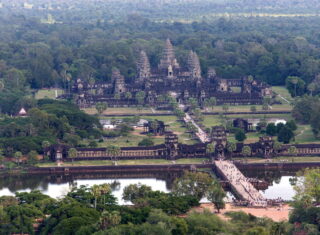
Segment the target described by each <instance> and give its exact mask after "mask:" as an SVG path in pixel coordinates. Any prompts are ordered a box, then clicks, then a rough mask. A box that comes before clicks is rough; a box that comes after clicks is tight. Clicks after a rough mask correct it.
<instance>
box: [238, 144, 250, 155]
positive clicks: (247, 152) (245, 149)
mask: <svg viewBox="0 0 320 235" xmlns="http://www.w3.org/2000/svg"><path fill="white" fill-rule="evenodd" d="M251 151H252V150H251V148H250V146H248V145H246V146H243V148H242V150H241V154H242V155H243V156H245V157H249V156H251Z"/></svg>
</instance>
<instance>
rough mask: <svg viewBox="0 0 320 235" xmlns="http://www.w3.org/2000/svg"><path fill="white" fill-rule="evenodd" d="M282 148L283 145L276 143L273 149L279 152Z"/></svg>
mask: <svg viewBox="0 0 320 235" xmlns="http://www.w3.org/2000/svg"><path fill="white" fill-rule="evenodd" d="M281 148H282V144H281V143H280V142H278V141H275V142H274V143H273V149H274V150H276V151H279V150H280V149H281Z"/></svg>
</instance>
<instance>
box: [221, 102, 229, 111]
mask: <svg viewBox="0 0 320 235" xmlns="http://www.w3.org/2000/svg"><path fill="white" fill-rule="evenodd" d="M222 110H223V111H224V112H225V113H226V112H228V110H229V106H228V105H226V104H224V105H223V106H222Z"/></svg>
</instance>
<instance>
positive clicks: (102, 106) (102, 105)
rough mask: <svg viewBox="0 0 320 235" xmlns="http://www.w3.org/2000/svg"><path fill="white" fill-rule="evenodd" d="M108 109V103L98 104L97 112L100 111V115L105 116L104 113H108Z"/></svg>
mask: <svg viewBox="0 0 320 235" xmlns="http://www.w3.org/2000/svg"><path fill="white" fill-rule="evenodd" d="M107 108H108V105H107V103H106V102H98V103H96V110H97V111H98V113H99V115H101V114H103V113H104V111H106V110H107Z"/></svg>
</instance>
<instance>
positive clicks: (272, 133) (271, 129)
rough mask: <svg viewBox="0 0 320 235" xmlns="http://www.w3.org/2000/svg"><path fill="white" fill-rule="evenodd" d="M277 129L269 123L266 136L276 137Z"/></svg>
mask: <svg viewBox="0 0 320 235" xmlns="http://www.w3.org/2000/svg"><path fill="white" fill-rule="evenodd" d="M277 133H278V132H277V127H276V125H275V124H274V123H269V124H268V125H267V128H266V134H267V135H270V136H275V135H277Z"/></svg>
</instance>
